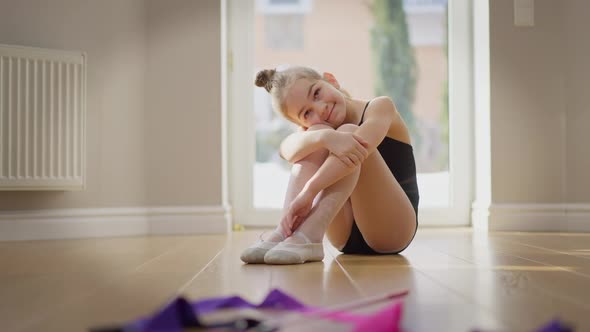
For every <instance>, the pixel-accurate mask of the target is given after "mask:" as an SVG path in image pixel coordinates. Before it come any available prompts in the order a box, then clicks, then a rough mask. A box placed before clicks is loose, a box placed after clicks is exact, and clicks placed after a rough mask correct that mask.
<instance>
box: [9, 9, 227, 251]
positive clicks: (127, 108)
mask: <svg viewBox="0 0 590 332" xmlns="http://www.w3.org/2000/svg"><path fill="white" fill-rule="evenodd" d="M220 32H221V11H220V1H219V0H198V1H194V0H167V1H161V0H100V1H94V0H51V1H45V0H19V1H13V0H0V43H3V44H16V45H25V46H34V47H43V48H52V49H65V50H77V51H83V52H86V53H87V57H88V59H87V63H88V70H87V167H88V169H87V180H86V183H87V188H86V190H84V191H75V192H59V191H48V192H32V191H22V192H17V191H9V192H6V191H5V192H2V191H0V240H2V239H27V238H60V237H87V236H108V235H129V234H145V233H148V232H159V233H167V232H171V233H178V232H181V233H183V232H197V233H199V232H220V231H224V230H225V229H226V225H225V220H224V213H225V212H226V211H225V210H224V208H223V207H222V206H221V205H222V197H221V195H222V178H221V54H220V47H221V39H220Z"/></svg>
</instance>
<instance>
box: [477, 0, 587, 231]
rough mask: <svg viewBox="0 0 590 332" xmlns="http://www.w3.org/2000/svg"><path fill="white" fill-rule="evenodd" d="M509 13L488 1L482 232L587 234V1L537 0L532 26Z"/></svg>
mask: <svg viewBox="0 0 590 332" xmlns="http://www.w3.org/2000/svg"><path fill="white" fill-rule="evenodd" d="M513 9H514V1H513V0H493V1H489V38H490V43H489V46H490V53H489V57H490V60H489V67H490V89H489V93H490V103H489V107H490V121H489V130H490V145H491V157H490V161H489V166H490V173H489V176H490V179H491V199H490V202H489V203H490V206H489V209H490V211H489V212H490V217H489V225H488V226H489V228H490V229H498V230H561V231H567V230H572V231H575V230H578V231H580V230H581V231H590V186H589V184H590V180H589V179H590V177H589V176H588V175H587V174H586V172H587V170H588V166H590V156H589V152H588V151H590V150H589V149H588V148H587V146H586V144H585V142H587V141H589V140H590V133H589V131H588V128H589V124H590V121H589V120H590V114H589V112H588V106H587V102H586V101H585V100H586V98H587V96H588V95H589V92H590V91H589V87H590V75H589V74H590V63H588V61H587V59H589V58H590V57H589V55H590V47H589V45H590V43H589V42H588V36H587V33H588V31H590V21H589V20H588V19H587V17H586V13H588V12H589V11H590V2H587V1H584V0H563V1H553V0H536V1H535V12H534V17H535V24H534V26H533V27H517V26H515V25H514V16H513V14H514V13H513ZM475 24H476V25H477V21H476V23H475ZM476 62H477V60H476ZM476 135H477V134H476ZM478 161H479V162H481V160H478ZM484 163H485V160H484ZM478 195H480V196H481V193H480V192H478ZM574 204H575V205H574Z"/></svg>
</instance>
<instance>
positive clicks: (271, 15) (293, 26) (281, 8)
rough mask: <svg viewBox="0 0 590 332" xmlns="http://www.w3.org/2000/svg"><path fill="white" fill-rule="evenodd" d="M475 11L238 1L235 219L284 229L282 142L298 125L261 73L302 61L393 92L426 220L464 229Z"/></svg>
mask: <svg viewBox="0 0 590 332" xmlns="http://www.w3.org/2000/svg"><path fill="white" fill-rule="evenodd" d="M334 13H338V14H337V15H335V14H334ZM469 14H470V12H469V8H468V1H467V0H455V1H453V0H451V1H449V2H447V0H371V1H366V0H357V1H345V2H343V1H337V0H255V1H253V0H249V1H239V0H237V1H231V3H230V17H229V24H230V44H229V49H230V52H231V53H230V55H231V57H230V58H231V59H233V60H232V66H231V68H230V78H229V82H230V102H229V104H230V122H231V126H230V128H232V129H230V136H231V137H232V139H231V142H232V150H234V152H235V153H232V152H230V153H231V156H232V159H231V161H230V165H229V167H230V170H231V173H232V175H233V176H232V181H231V183H232V185H231V188H232V193H233V195H232V203H233V205H234V209H235V210H234V220H235V222H238V223H242V224H247V225H274V224H276V223H277V222H278V220H279V218H280V209H281V208H282V206H283V199H284V193H285V190H286V186H287V183H288V177H289V164H288V163H287V162H285V161H284V160H282V159H281V158H280V157H279V155H278V147H279V144H280V142H281V141H282V139H283V138H285V137H286V136H287V135H289V134H290V133H291V132H293V130H294V127H293V125H292V124H291V123H290V122H288V121H287V120H285V119H283V118H282V117H281V116H280V115H279V114H276V113H275V112H274V111H273V110H272V107H271V104H270V96H269V95H268V93H267V92H266V91H265V90H264V89H261V88H257V87H255V86H254V84H253V80H254V77H255V74H256V72H257V71H258V70H260V69H265V68H279V69H280V68H281V67H283V66H288V65H306V66H310V67H312V68H315V69H317V70H318V71H320V72H321V71H327V72H331V73H333V74H334V75H335V76H336V77H337V79H338V80H339V82H340V84H341V85H342V86H343V87H344V88H345V89H346V90H347V91H349V92H350V93H351V95H353V96H354V97H358V98H365V99H370V98H372V97H374V96H379V95H388V96H390V97H392V99H393V100H394V101H395V103H396V106H397V108H398V110H399V111H400V113H401V115H402V117H403V118H404V121H405V122H406V123H407V124H408V126H409V128H410V132H411V134H412V142H413V146H414V152H415V157H416V166H417V170H418V185H419V187H420V212H419V215H420V224H421V225H425V224H432V225H467V224H468V223H469V204H470V195H469V186H470V178H471V176H470V162H469V160H470V158H469V144H468V142H469V141H470V140H469V129H468V128H469V126H468V123H469V117H470V115H469V112H468V109H469V105H470V103H471V99H470V97H469V96H470V93H471V91H470V90H469V89H468V86H469V82H468V80H469V77H470V76H469V73H470V68H469V63H470V62H469V61H468V60H469V58H470V49H471V48H470V41H469V38H468V37H469V29H470V27H469V23H468V22H469V20H468V17H469V16H470V15H469ZM455 17H456V18H457V19H455ZM352 22H354V24H352ZM232 105H233V106H232ZM451 128H452V130H451ZM238 165H239V166H238Z"/></svg>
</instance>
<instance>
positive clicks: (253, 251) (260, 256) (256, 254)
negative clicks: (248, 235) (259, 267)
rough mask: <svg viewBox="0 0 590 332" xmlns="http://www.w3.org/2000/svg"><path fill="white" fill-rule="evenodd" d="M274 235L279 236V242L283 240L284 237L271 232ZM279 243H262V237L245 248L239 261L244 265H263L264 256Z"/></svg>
mask: <svg viewBox="0 0 590 332" xmlns="http://www.w3.org/2000/svg"><path fill="white" fill-rule="evenodd" d="M273 233H274V234H277V235H279V236H280V238H281V241H283V240H284V239H285V236H284V235H283V234H281V233H279V232H277V231H273ZM279 243H280V242H271V241H264V240H263V239H262V235H261V236H260V238H259V239H258V241H257V242H256V243H254V244H253V245H251V246H249V247H248V248H246V249H245V250H244V251H243V252H242V254H241V255H240V259H241V260H242V261H243V262H244V263H250V264H263V263H264V255H266V253H267V252H268V251H269V250H270V249H272V248H273V247H275V246H276V245H277V244H279Z"/></svg>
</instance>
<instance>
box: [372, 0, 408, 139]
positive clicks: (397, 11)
mask: <svg viewBox="0 0 590 332" xmlns="http://www.w3.org/2000/svg"><path fill="white" fill-rule="evenodd" d="M372 11H373V15H374V18H375V25H374V26H373V28H372V29H371V47H372V50H373V64H374V69H375V73H376V76H375V77H376V81H375V93H376V95H378V96H390V97H391V98H392V99H393V100H394V102H395V105H396V107H397V109H398V111H399V112H400V114H401V116H402V118H403V119H404V121H405V122H406V124H407V125H408V127H409V129H410V132H411V133H416V132H417V131H416V123H415V122H416V121H415V118H414V114H413V113H412V103H413V102H414V95H415V90H416V76H417V71H416V61H415V59H414V51H413V49H412V45H410V41H409V36H408V26H407V23H406V14H405V12H404V8H403V1H402V0H375V1H374V2H373V7H372ZM413 138H414V139H418V138H419V137H413ZM415 142H416V141H415ZM416 143H418V142H416Z"/></svg>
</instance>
